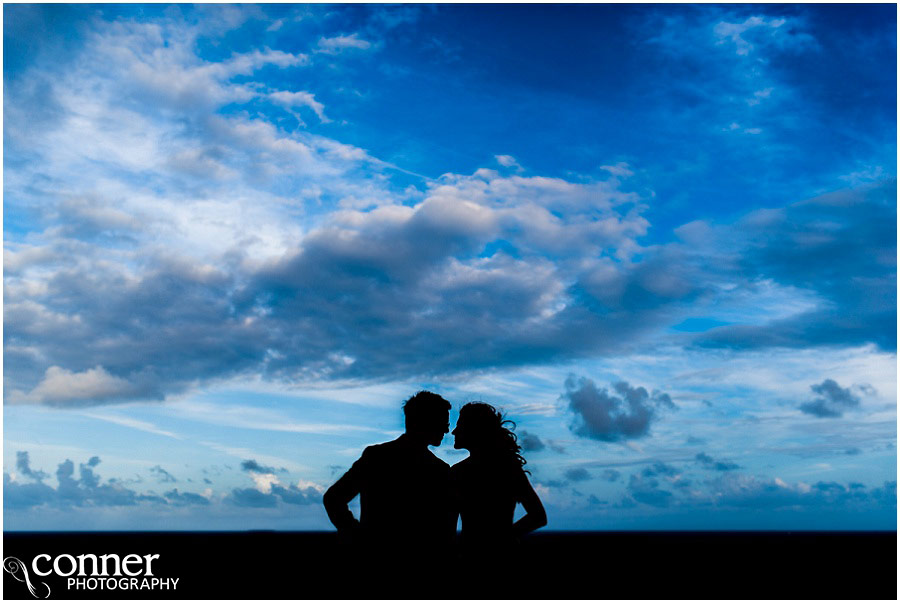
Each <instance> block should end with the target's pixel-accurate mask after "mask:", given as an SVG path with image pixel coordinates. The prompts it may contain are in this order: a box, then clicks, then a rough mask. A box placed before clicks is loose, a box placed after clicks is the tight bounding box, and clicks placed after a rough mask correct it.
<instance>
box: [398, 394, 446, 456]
mask: <svg viewBox="0 0 900 603" xmlns="http://www.w3.org/2000/svg"><path fill="white" fill-rule="evenodd" d="M403 414H404V415H405V416H406V433H407V434H408V435H411V436H413V437H415V438H416V439H420V440H424V441H425V442H427V443H428V445H430V446H440V445H441V440H443V439H444V434H445V433H447V432H448V431H450V403H449V402H447V401H446V400H444V399H443V398H442V397H440V396H439V395H437V394H435V393H432V392H429V391H425V390H422V391H420V392H419V393H417V394H416V395H414V396H413V397H412V398H410V399H409V400H407V401H406V402H404V403H403Z"/></svg>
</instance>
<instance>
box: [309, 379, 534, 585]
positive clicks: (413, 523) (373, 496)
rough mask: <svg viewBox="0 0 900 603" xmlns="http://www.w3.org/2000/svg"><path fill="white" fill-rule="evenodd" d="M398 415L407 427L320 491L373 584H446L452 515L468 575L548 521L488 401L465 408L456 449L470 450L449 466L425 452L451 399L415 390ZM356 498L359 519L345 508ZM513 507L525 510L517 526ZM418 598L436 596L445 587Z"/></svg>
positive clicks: (436, 440)
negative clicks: (369, 570) (459, 527)
mask: <svg viewBox="0 0 900 603" xmlns="http://www.w3.org/2000/svg"><path fill="white" fill-rule="evenodd" d="M403 412H404V415H405V417H406V432H405V433H404V434H403V435H401V436H400V437H399V438H397V439H396V440H394V441H392V442H386V443H384V444H377V445H375V446H369V447H368V448H366V449H365V450H364V451H363V454H362V456H361V457H360V458H359V460H357V461H356V462H355V463H353V466H352V467H350V469H349V470H348V471H347V473H345V474H344V475H343V476H342V477H341V478H340V479H339V480H338V481H337V482H335V484H334V485H333V486H331V488H329V489H328V491H327V492H326V493H325V497H324V503H325V509H326V511H327V512H328V517H329V519H331V522H332V523H333V524H334V525H335V527H337V529H338V532H340V533H341V534H343V535H345V536H347V537H348V538H349V540H350V541H351V543H352V545H353V548H354V549H356V551H358V552H359V553H360V555H361V558H359V559H358V560H357V561H358V562H359V563H360V564H361V565H362V566H364V567H366V568H368V569H371V570H374V571H373V572H372V573H371V574H370V575H369V576H368V578H367V579H369V580H372V581H374V582H376V583H375V584H372V586H373V587H374V588H375V589H378V587H379V586H380V587H384V588H390V586H391V585H392V584H396V583H397V582H398V581H408V580H411V581H413V582H416V583H417V584H418V585H423V584H432V583H434V581H435V580H441V581H445V580H446V572H447V569H448V568H447V565H446V564H447V562H449V561H450V560H451V559H452V557H453V556H454V549H455V547H454V543H455V536H456V523H457V518H461V519H462V529H461V532H460V543H459V545H460V546H459V555H460V556H461V561H463V562H469V561H474V562H475V565H474V566H469V567H471V569H467V571H470V572H475V573H478V572H479V571H480V570H479V568H482V567H483V566H484V564H485V563H499V562H502V561H503V560H507V561H508V560H509V558H510V556H511V555H513V545H514V543H515V542H516V540H517V539H518V537H520V536H522V535H523V534H526V533H528V532H531V531H532V530H536V529H537V528H539V527H541V526H543V525H545V524H546V523H547V516H546V513H545V512H544V507H543V505H542V504H541V501H540V499H539V498H538V496H537V494H536V493H535V491H534V488H532V487H531V484H530V483H529V482H528V478H527V476H526V475H525V471H524V469H523V465H524V464H525V459H524V458H522V455H521V454H519V451H520V450H521V448H520V446H519V445H518V444H517V443H516V436H515V434H514V433H513V432H512V431H511V430H510V429H509V428H508V427H507V424H509V423H511V422H510V421H505V420H504V419H503V417H502V415H501V414H500V412H498V411H497V410H496V409H495V408H494V407H493V406H491V405H489V404H484V403H482V402H470V403H468V404H466V405H464V406H463V407H462V409H461V410H460V412H459V420H458V421H457V423H456V428H455V429H454V430H453V435H454V436H455V438H456V439H455V442H454V445H453V447H454V448H458V449H459V448H464V449H466V450H468V451H469V457H468V458H466V459H465V460H463V461H460V462H459V463H457V464H456V465H454V466H453V467H450V466H449V465H447V463H445V462H444V461H442V460H440V459H439V458H437V457H436V456H435V455H434V454H433V453H432V452H431V451H430V450H429V449H428V446H439V445H440V444H441V440H442V439H443V437H444V434H446V433H447V432H448V431H449V429H450V403H449V402H447V400H445V399H444V398H442V397H441V396H439V395H437V394H434V393H432V392H427V391H421V392H419V393H417V394H416V395H414V396H413V397H411V398H410V399H409V400H407V401H406V403H405V404H404V405H403ZM357 495H359V503H360V513H359V520H357V519H356V518H355V517H354V516H353V514H352V513H351V511H350V509H349V507H348V504H349V503H350V501H351V500H353V498H355V497H356V496H357ZM517 503H520V504H522V506H523V508H524V509H525V515H524V516H523V517H522V518H521V519H519V520H518V521H516V522H515V523H514V522H513V518H514V517H513V516H514V514H515V509H516V504H517ZM401 568H402V570H403V572H402V575H398V574H397V572H396V570H399V569H401ZM391 570H394V571H391ZM379 582H380V584H378V583H379ZM401 586H402V585H401ZM420 596H422V597H424V598H435V597H437V598H443V596H442V593H427V592H426V593H421V594H420Z"/></svg>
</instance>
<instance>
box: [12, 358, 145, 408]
mask: <svg viewBox="0 0 900 603" xmlns="http://www.w3.org/2000/svg"><path fill="white" fill-rule="evenodd" d="M145 393H147V392H142V391H140V390H139V389H138V388H137V387H135V386H134V385H133V384H131V383H129V382H128V381H127V380H125V379H122V378H120V377H115V376H113V375H110V374H109V373H108V372H107V371H106V369H104V368H103V367H102V366H97V367H94V368H92V369H88V370H86V371H83V372H73V371H69V370H66V369H64V368H60V367H58V366H51V367H50V368H48V369H47V371H46V373H44V379H43V380H42V381H41V382H40V383H39V384H38V385H37V386H36V387H35V388H34V389H33V390H32V391H31V393H29V394H28V399H29V400H33V401H35V402H38V403H43V404H68V403H89V404H97V403H103V402H108V401H121V400H127V399H129V398H133V397H135V396H137V395H140V394H145Z"/></svg>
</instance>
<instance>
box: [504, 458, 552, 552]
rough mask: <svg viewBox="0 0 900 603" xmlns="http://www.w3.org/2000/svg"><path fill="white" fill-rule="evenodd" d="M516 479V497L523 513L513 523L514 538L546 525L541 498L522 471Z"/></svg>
mask: <svg viewBox="0 0 900 603" xmlns="http://www.w3.org/2000/svg"><path fill="white" fill-rule="evenodd" d="M517 481H518V484H517V496H516V498H517V499H518V501H519V502H520V503H522V507H524V509H525V515H524V516H523V517H522V518H521V519H519V521H517V522H516V523H514V524H513V527H512V529H513V537H515V538H519V537H521V536H524V535H525V534H527V533H529V532H533V531H535V530H536V529H538V528H542V527H544V526H545V525H547V512H546V511H544V505H543V504H542V503H541V499H540V498H538V495H537V492H535V491H534V488H532V487H531V483H530V482H529V481H528V478H527V477H526V476H525V472H524V471H523V472H522V473H521V478H520V479H518V480H517Z"/></svg>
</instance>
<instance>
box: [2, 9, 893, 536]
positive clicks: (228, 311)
mask: <svg viewBox="0 0 900 603" xmlns="http://www.w3.org/2000/svg"><path fill="white" fill-rule="evenodd" d="M3 21H4V143H3V144H4V160H5V164H4V262H3V264H4V377H5V378H4V413H3V420H4V429H3V436H4V446H3V455H4V456H3V462H4V465H3V466H4V528H5V529H7V530H31V529H251V528H258V529H259V528H266V529H325V528H328V527H329V524H328V522H327V518H326V516H325V514H324V511H323V509H322V507H321V504H320V500H321V493H322V492H323V491H324V489H325V488H327V486H328V485H330V484H331V483H332V482H333V481H334V480H335V479H336V478H337V477H338V476H339V475H340V473H341V472H342V471H343V470H345V469H346V468H347V467H348V466H349V465H350V464H351V463H352V462H353V461H354V460H355V459H356V458H357V457H358V455H359V454H360V452H361V451H362V449H363V448H364V447H365V446H367V445H369V444H373V443H377V442H381V441H385V440H387V439H390V438H393V437H396V435H398V434H399V433H400V432H401V431H402V413H401V411H400V404H401V402H402V400H404V399H405V398H407V397H408V396H409V395H411V394H412V393H414V392H415V391H417V390H418V389H421V388H428V389H432V390H434V391H437V392H440V393H441V394H443V395H444V396H445V397H447V398H448V399H449V400H450V401H451V402H452V403H453V405H454V414H453V417H452V419H453V420H455V413H456V411H458V409H459V407H460V406H461V405H462V404H463V403H465V402H466V401H470V400H476V399H479V400H484V401H486V402H490V403H493V404H495V405H498V406H500V407H502V408H503V409H505V411H506V413H507V415H508V416H509V417H510V418H512V419H513V420H515V421H516V422H517V424H518V428H517V430H518V432H519V434H520V440H521V441H522V442H523V444H524V445H525V455H526V458H527V459H528V468H530V470H531V471H532V482H533V483H534V484H535V487H536V489H537V491H538V492H539V494H540V495H541V497H542V499H543V500H544V502H545V504H546V506H547V509H548V515H549V520H550V525H549V528H550V529H552V528H556V529H896V517H897V515H896V513H897V510H896V500H897V499H896V475H897V456H896V436H897V428H896V426H897V416H896V386H897V373H896V366H897V364H896V343H897V342H896V332H897V330H896V324H897V323H896V316H897V310H896V257H897V252H896V237H897V234H896V220H897V218H896V165H897V157H896V139H897V130H896V100H897V99H896V89H897V84H896V72H897V68H896V25H895V24H896V7H895V6H893V5H723V6H717V5H651V6H644V5H573V6H562V5H440V6H428V5H389V6H381V5H331V6H328V5H315V6H302V5H288V4H279V5H245V6H239V5H198V6H193V7H192V6H189V5H177V6H167V5H158V4H154V5H23V4H12V5H5V6H4V20H3ZM435 452H436V454H437V455H438V456H439V457H441V458H443V459H445V460H446V461H447V462H449V463H451V464H452V463H454V462H458V460H460V459H461V458H463V456H462V455H460V454H459V453H458V452H455V451H453V450H452V438H450V437H448V438H446V439H445V440H444V444H443V446H441V447H440V448H436V449H435Z"/></svg>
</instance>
